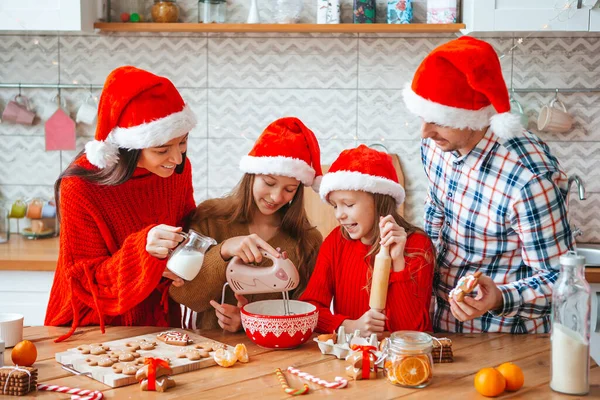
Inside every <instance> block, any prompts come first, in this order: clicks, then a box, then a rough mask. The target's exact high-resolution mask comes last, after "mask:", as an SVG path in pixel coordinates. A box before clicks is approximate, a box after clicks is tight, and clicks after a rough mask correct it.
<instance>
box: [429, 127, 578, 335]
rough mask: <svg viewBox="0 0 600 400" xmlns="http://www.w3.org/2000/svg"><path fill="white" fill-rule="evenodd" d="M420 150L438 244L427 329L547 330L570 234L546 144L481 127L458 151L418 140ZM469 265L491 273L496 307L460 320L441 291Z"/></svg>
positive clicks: (563, 181)
mask: <svg viewBox="0 0 600 400" xmlns="http://www.w3.org/2000/svg"><path fill="white" fill-rule="evenodd" d="M421 159H422V161H423V166H424V168H425V172H426V174H427V176H428V178H429V191H428V195H427V199H426V200H425V231H426V232H427V234H428V235H429V236H430V237H431V239H432V240H433V242H434V243H435V245H436V248H437V252H438V253H437V254H438V256H437V273H436V277H435V282H434V292H435V296H436V300H437V308H436V310H435V315H434V321H433V325H434V329H435V330H439V331H447V332H510V333H534V332H539V333H541V332H549V331H550V310H551V304H552V286H553V285H554V282H555V281H556V278H557V277H558V272H559V257H560V256H561V255H562V254H564V253H566V252H567V251H568V250H569V249H572V248H573V244H574V242H573V239H572V235H571V229H570V227H569V223H568V220H567V211H566V204H565V199H566V196H567V181H568V179H567V176H566V175H565V173H564V172H563V171H562V169H561V167H560V165H559V164H558V161H557V160H556V158H555V157H554V156H552V154H550V150H549V148H548V146H547V145H546V144H545V143H544V142H542V141H541V140H540V139H539V138H537V137H536V136H534V135H532V134H530V133H528V132H527V133H524V134H523V135H521V136H520V137H517V138H511V139H509V140H506V141H504V140H502V139H499V138H498V136H496V135H494V134H493V133H492V132H491V130H488V131H487V132H486V134H485V136H484V137H483V139H482V140H481V141H480V142H479V143H478V144H477V146H476V147H475V148H474V149H473V150H472V151H471V152H469V153H468V154H467V155H465V156H461V155H460V154H459V153H458V152H443V151H441V150H440V149H439V148H438V147H437V146H436V144H435V142H433V141H432V140H430V139H424V140H423V141H422V145H421ZM476 271H481V272H482V273H483V274H485V275H487V276H489V277H491V278H492V279H493V280H494V282H496V284H497V285H498V288H499V289H500V291H501V292H502V296H503V300H504V306H503V308H502V309H501V310H494V311H489V312H487V313H486V314H484V315H482V316H481V317H479V318H475V319H473V320H471V321H467V322H460V321H458V320H457V319H456V318H454V316H453V315H452V313H451V311H450V305H449V303H448V294H449V293H450V290H452V289H453V288H454V286H455V285H456V284H457V282H458V280H459V279H460V278H461V277H462V276H464V275H466V274H472V273H474V272H476Z"/></svg>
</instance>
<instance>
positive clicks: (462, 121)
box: [402, 83, 496, 130]
mask: <svg viewBox="0 0 600 400" xmlns="http://www.w3.org/2000/svg"><path fill="white" fill-rule="evenodd" d="M402 95H403V96H404V103H405V104H406V107H407V108H408V109H409V110H410V111H411V112H412V113H413V114H416V115H418V116H419V117H421V118H423V120H424V121H425V122H430V123H434V124H438V125H441V126H447V127H450V128H456V129H467V128H469V129H475V130H479V129H483V128H485V127H486V126H490V119H491V118H492V116H493V115H494V114H495V113H496V110H495V109H494V107H493V106H492V105H489V106H487V107H483V108H481V109H479V110H465V109H462V108H456V107H451V106H446V105H443V104H440V103H436V102H434V101H431V100H427V99H425V98H424V97H421V96H419V95H418V94H416V93H415V92H414V91H413V90H412V88H411V86H410V83H407V84H406V86H405V87H404V90H403V92H402Z"/></svg>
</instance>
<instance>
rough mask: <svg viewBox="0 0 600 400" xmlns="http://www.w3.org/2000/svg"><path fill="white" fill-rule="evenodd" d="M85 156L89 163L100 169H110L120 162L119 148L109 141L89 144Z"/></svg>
mask: <svg viewBox="0 0 600 400" xmlns="http://www.w3.org/2000/svg"><path fill="white" fill-rule="evenodd" d="M85 154H86V156H87V159H88V161H89V162H90V163H92V164H93V165H95V166H96V167H98V168H106V167H110V166H112V165H114V164H116V163H117V161H119V147H118V146H116V145H115V144H113V143H110V142H107V141H98V140H92V141H89V142H87V143H86V145H85Z"/></svg>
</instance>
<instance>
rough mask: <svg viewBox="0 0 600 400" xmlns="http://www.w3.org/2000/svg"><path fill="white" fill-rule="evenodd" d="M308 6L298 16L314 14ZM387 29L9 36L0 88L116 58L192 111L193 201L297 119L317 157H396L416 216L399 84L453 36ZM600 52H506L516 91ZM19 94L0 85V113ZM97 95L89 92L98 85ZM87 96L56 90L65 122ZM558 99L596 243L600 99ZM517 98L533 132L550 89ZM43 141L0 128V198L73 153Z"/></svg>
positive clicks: (418, 206)
mask: <svg viewBox="0 0 600 400" xmlns="http://www.w3.org/2000/svg"><path fill="white" fill-rule="evenodd" d="M178 3H179V4H180V6H182V8H183V9H184V12H183V15H184V17H183V18H184V19H186V20H190V21H192V20H194V18H196V14H195V13H196V10H195V8H194V7H195V5H196V3H195V1H190V0H184V1H179V2H178ZM263 3H264V4H268V2H267V1H263V2H261V3H260V4H263ZM309 3H310V4H311V2H308V1H307V2H306V4H305V6H306V7H305V11H304V13H303V16H308V17H310V16H311V15H313V13H314V10H312V8H313V5H310V4H309ZM419 3H420V4H419ZM344 4H345V3H344ZM424 4H425V3H424V2H417V3H416V5H417V6H418V10H419V11H418V13H417V12H415V14H419V13H420V14H419V15H421V16H422V17H423V18H424V8H423V7H424ZM245 7H246V2H245V1H242V2H235V3H232V5H230V7H229V9H230V11H231V10H233V11H234V14H232V15H234V16H235V18H238V19H239V20H240V21H243V20H244V19H245V13H246V12H247V8H245ZM419 7H420V8H419ZM347 17H348V16H347V15H346V18H347ZM303 18H304V17H303ZM350 18H351V17H350ZM389 36H390V35H387V36H386V35H360V36H359V35H281V34H268V35H250V34H231V35H202V34H200V35H199V34H158V35H157V34H145V35H134V34H118V35H67V36H57V35H49V36H44V35H38V36H29V35H15V34H5V35H1V37H0V39H1V40H0V60H2V62H1V63H0V82H9V83H18V82H28V83H56V82H59V81H60V82H66V83H70V82H72V81H77V82H78V83H82V84H91V83H93V84H102V83H103V82H104V79H105V78H106V75H107V74H108V73H109V72H110V71H111V70H112V69H113V68H115V67H117V66H119V65H125V64H133V65H136V66H139V67H142V68H147V69H149V70H150V71H152V72H155V73H157V74H161V75H165V76H167V77H169V78H170V79H171V80H172V81H173V82H174V83H175V84H176V85H177V86H178V87H179V88H180V90H181V93H182V95H183V97H184V98H185V99H186V101H187V102H188V103H189V104H190V105H191V107H192V108H193V110H194V111H195V112H196V114H197V116H198V121H199V124H198V127H197V128H196V129H194V131H192V134H191V138H190V149H189V157H190V160H191V161H192V163H193V166H194V177H193V179H194V186H195V197H196V200H197V201H202V200H204V199H206V198H210V197H215V196H221V195H223V194H224V193H226V192H228V191H230V190H231V189H232V188H233V186H234V185H235V184H236V183H237V182H238V180H239V178H240V176H241V174H240V173H239V171H238V169H237V165H238V162H239V159H240V157H241V156H242V155H244V154H246V153H247V152H248V150H249V149H250V148H251V146H252V144H253V141H254V140H255V138H256V137H257V136H258V135H259V134H260V132H261V131H262V129H264V127H265V126H266V125H267V124H268V123H269V122H271V121H273V120H274V119H276V118H278V117H281V116H289V115H294V116H298V117H300V118H301V119H302V120H303V121H304V122H305V123H306V124H307V126H309V127H310V128H311V129H313V130H314V131H315V133H316V134H317V136H318V138H319V140H320V144H321V148H322V153H323V155H322V160H323V163H324V164H328V163H331V162H332V161H333V160H334V159H335V157H336V156H337V155H338V154H339V152H340V151H342V150H343V149H346V148H350V147H353V146H356V145H357V144H359V143H366V144H373V143H379V144H383V145H384V146H385V147H386V148H388V149H389V150H390V151H392V152H395V153H397V154H399V156H400V159H401V162H402V166H403V169H404V173H405V176H406V189H407V203H406V215H407V217H408V218H409V219H410V220H411V221H413V222H415V223H417V224H421V222H422V212H423V205H422V204H423V199H424V197H425V191H426V188H427V182H426V179H425V175H424V173H423V170H422V168H421V165H420V154H419V121H418V120H417V119H415V118H414V117H413V116H412V115H410V114H409V113H407V112H406V110H405V108H404V106H403V102H402V95H401V89H402V87H403V85H404V83H405V82H406V81H408V80H410V78H411V76H412V74H413V72H414V70H415V69H416V67H417V66H418V64H419V63H420V61H421V60H422V59H423V57H424V56H425V55H426V54H427V53H428V52H429V51H431V50H432V49H433V48H434V47H436V46H437V45H439V44H441V43H444V42H445V41H447V40H450V39H451V38H452V37H453V35H438V36H436V35H418V36H410V37H407V36H402V37H389ZM396 36H397V35H396ZM487 40H488V41H489V42H490V43H491V44H492V45H493V46H494V48H495V49H496V50H497V51H498V53H499V54H503V53H505V52H507V51H508V49H510V47H511V46H512V44H513V40H512V39H506V38H491V39H487ZM599 54H600V38H593V37H589V38H587V37H586V38H566V37H565V38H556V37H553V38H528V39H526V40H525V43H524V44H523V45H521V46H519V47H517V49H516V51H515V57H514V71H513V81H514V85H515V87H520V88H522V87H541V88H554V87H588V88H595V87H598V85H600V55H599ZM501 64H502V66H503V71H504V75H505V79H506V80H507V82H509V79H510V72H511V68H510V67H511V57H510V56H507V57H504V58H503V59H502V60H501ZM17 93H18V90H15V89H0V108H1V109H3V107H4V106H5V105H6V103H7V102H8V101H9V100H10V99H11V98H12V97H14V96H15V95H16V94H17ZM22 93H23V94H24V95H26V96H28V97H30V99H31V100H32V102H33V105H34V107H37V106H39V105H40V104H42V103H43V100H48V99H51V98H52V97H53V96H54V95H56V91H55V90H48V89H27V90H25V89H24V90H23V91H22ZM92 93H93V95H94V96H98V95H99V94H100V91H98V90H94V91H93V92H92ZM88 95H89V90H64V91H63V97H64V98H65V99H66V100H67V102H68V105H69V106H68V109H69V111H70V113H71V116H72V117H74V116H75V113H76V110H77V107H78V106H79V105H80V104H81V103H82V102H83V101H84V100H85V98H86V97H87V96H88ZM559 96H560V98H561V100H563V101H564V103H565V105H566V106H567V107H568V109H569V111H570V112H572V113H573V115H574V117H575V126H574V129H573V130H572V131H571V132H569V133H567V134H548V133H539V135H540V137H542V138H543V139H544V140H545V141H547V142H548V144H549V146H550V147H551V148H552V150H553V151H554V154H555V155H556V156H557V157H558V159H559V160H560V161H561V163H562V164H563V166H564V167H565V169H566V171H567V173H569V174H573V173H577V174H579V175H580V176H581V177H582V178H583V179H584V181H585V182H586V187H587V190H588V199H587V200H586V201H585V202H580V201H579V200H578V199H576V198H575V196H571V206H570V208H571V220H572V222H573V223H575V224H576V225H577V226H579V227H580V228H582V229H583V231H584V236H583V237H582V238H580V240H582V241H594V242H600V183H599V182H600V181H599V180H598V173H597V171H598V168H600V102H599V96H598V95H597V94H583V93H578V94H571V95H563V94H560V95H559ZM515 97H516V98H517V99H518V100H519V101H520V102H521V103H522V104H523V106H524V108H525V111H526V112H527V114H528V115H529V117H530V128H531V129H532V130H533V131H534V132H536V130H535V126H536V124H535V120H536V117H537V112H538V111H539V109H540V107H541V106H542V105H543V104H545V103H547V102H548V101H550V100H551V99H552V97H553V94H551V93H550V94H547V93H545V94H540V93H529V94H516V95H515ZM77 134H78V149H81V148H83V145H84V144H85V143H86V142H87V141H88V140H89V139H90V138H91V137H92V136H93V135H94V127H93V126H85V125H82V126H78V130H77ZM43 135H44V129H43V125H42V124H41V123H40V122H39V121H37V122H36V124H35V125H34V126H31V127H24V126H19V125H12V124H8V123H3V124H0V165H1V166H2V168H0V196H3V197H4V198H5V199H7V200H9V201H10V200H14V199H15V198H18V197H33V196H42V197H49V196H50V195H51V193H52V185H53V183H54V180H55V179H56V177H57V176H58V174H59V172H60V171H61V170H62V169H63V168H64V167H65V166H66V165H67V164H68V162H70V160H71V159H72V158H73V157H74V155H75V154H76V152H63V153H60V152H45V150H44V136H43Z"/></svg>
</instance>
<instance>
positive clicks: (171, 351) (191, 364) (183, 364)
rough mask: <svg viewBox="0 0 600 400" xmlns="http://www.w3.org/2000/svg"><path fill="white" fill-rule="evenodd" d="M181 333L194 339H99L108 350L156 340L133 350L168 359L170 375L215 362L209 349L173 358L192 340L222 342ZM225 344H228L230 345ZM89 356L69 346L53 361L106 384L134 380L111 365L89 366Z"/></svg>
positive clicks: (152, 334)
mask: <svg viewBox="0 0 600 400" xmlns="http://www.w3.org/2000/svg"><path fill="white" fill-rule="evenodd" d="M185 333H187V334H188V335H189V336H190V339H191V340H193V341H194V342H193V343H192V344H190V345H188V346H175V345H168V344H166V343H164V342H161V341H160V340H157V339H156V333H149V334H146V335H140V336H134V337H129V338H125V339H119V340H113V341H111V342H103V344H104V345H105V346H108V347H110V349H111V350H127V346H126V344H127V343H129V342H136V341H140V340H144V339H145V340H148V341H154V342H156V343H157V346H156V347H155V349H154V350H147V351H144V350H138V351H137V352H138V353H139V354H140V355H141V356H142V357H154V358H162V359H165V358H168V359H170V361H171V369H172V370H173V375H176V374H181V373H184V372H189V371H194V370H197V369H200V368H206V367H210V366H213V365H216V362H215V361H214V359H213V357H212V355H213V352H211V353H210V357H209V358H203V359H200V360H197V361H191V360H188V359H187V358H177V354H179V352H180V351H181V349H182V348H191V347H193V346H194V344H199V343H202V342H214V343H217V344H220V345H222V343H220V342H218V341H216V340H213V339H209V338H206V337H204V336H200V335H197V334H195V333H192V332H185ZM89 344H91V343H89ZM227 347H228V348H230V347H231V346H227ZM89 356H90V355H89V354H81V352H80V351H79V350H77V349H76V348H73V349H68V350H67V351H64V352H61V353H56V356H55V359H56V361H57V362H59V363H61V364H63V365H65V366H67V367H69V368H71V369H74V370H75V371H77V372H80V373H84V374H85V373H89V374H90V375H88V376H90V377H91V378H92V379H95V380H97V381H98V382H101V383H104V384H105V385H108V386H110V387H121V386H127V385H131V384H134V383H137V380H136V379H135V376H132V375H124V374H119V373H116V372H115V371H113V369H112V368H111V367H99V366H89V365H88V364H87V363H86V361H85V360H86V358H89Z"/></svg>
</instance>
